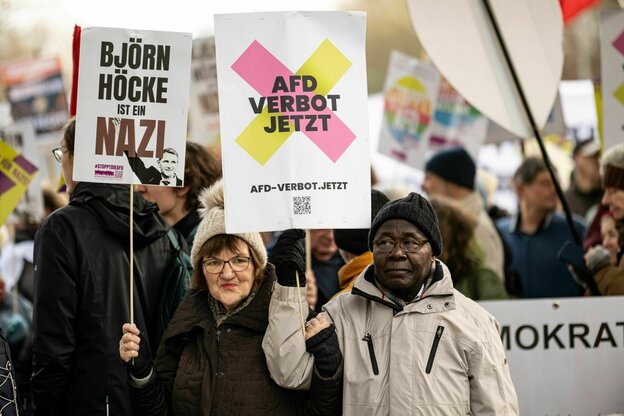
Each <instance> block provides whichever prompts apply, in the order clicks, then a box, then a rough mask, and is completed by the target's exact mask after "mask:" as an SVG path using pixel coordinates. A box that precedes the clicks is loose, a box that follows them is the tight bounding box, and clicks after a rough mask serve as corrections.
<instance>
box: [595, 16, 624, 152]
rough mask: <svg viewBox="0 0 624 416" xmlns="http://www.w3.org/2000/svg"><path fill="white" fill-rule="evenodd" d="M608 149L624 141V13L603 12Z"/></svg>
mask: <svg viewBox="0 0 624 416" xmlns="http://www.w3.org/2000/svg"><path fill="white" fill-rule="evenodd" d="M600 57H601V72H602V94H601V95H602V132H603V140H604V148H605V149H608V148H610V147H612V146H615V145H616V144H619V143H623V142H624V10H621V9H619V10H618V9H612V10H605V11H603V12H602V15H601V21H600Z"/></svg>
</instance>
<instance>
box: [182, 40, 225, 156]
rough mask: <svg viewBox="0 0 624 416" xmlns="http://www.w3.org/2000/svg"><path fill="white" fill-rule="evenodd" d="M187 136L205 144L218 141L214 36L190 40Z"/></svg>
mask: <svg viewBox="0 0 624 416" xmlns="http://www.w3.org/2000/svg"><path fill="white" fill-rule="evenodd" d="M190 103H191V105H190V108H189V138H190V139H191V140H193V141H195V142H198V143H201V144H205V145H210V146H213V145H218V143H219V95H218V94H217V58H216V56H215V43H214V37H210V38H205V39H195V40H193V60H192V61H191V101H190Z"/></svg>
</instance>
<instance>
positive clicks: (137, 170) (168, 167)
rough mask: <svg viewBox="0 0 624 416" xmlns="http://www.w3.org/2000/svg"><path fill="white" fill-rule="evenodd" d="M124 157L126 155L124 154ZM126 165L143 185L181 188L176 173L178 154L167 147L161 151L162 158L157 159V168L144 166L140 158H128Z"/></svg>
mask: <svg viewBox="0 0 624 416" xmlns="http://www.w3.org/2000/svg"><path fill="white" fill-rule="evenodd" d="M126 156H128V154H127V153H126ZM128 163H129V164H130V167H131V168H132V172H134V174H135V175H136V177H137V178H139V180H140V181H141V183H142V184H145V185H161V186H182V179H180V178H179V177H178V175H177V173H176V169H177V167H178V152H177V151H176V150H175V149H173V148H171V147H168V148H166V149H164V150H163V154H162V157H161V158H160V159H158V162H157V164H158V167H155V166H150V167H149V168H148V167H146V166H145V162H143V160H142V159H141V158H140V157H130V156H128Z"/></svg>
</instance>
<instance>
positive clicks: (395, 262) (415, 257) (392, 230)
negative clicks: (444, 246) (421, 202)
mask: <svg viewBox="0 0 624 416" xmlns="http://www.w3.org/2000/svg"><path fill="white" fill-rule="evenodd" d="M408 240H413V241H419V242H420V241H423V240H425V241H426V240H427V237H426V236H425V235H424V234H423V233H422V232H421V231H420V230H419V229H418V227H416V226H415V225H414V224H412V223H411V222H408V221H405V220H401V219H393V220H388V221H386V222H384V223H383V224H382V225H381V227H379V229H378V230H377V233H375V237H374V239H373V261H374V264H375V274H376V276H377V278H378V279H379V281H380V282H381V283H382V284H383V285H384V286H386V287H387V288H388V289H390V290H392V292H394V293H395V294H396V295H398V296H399V297H401V299H403V300H405V301H411V300H412V299H414V297H416V295H417V294H418V291H419V290H420V287H421V286H422V284H423V282H424V281H425V279H426V278H427V276H429V272H430V271H431V265H432V264H433V256H432V253H431V245H430V244H429V243H424V244H423V245H422V246H421V247H420V248H419V249H418V251H415V252H412V253H405V252H404V251H403V249H402V248H401V247H400V245H399V244H395V245H394V247H393V248H392V250H391V251H390V252H388V253H381V252H379V251H378V250H376V249H375V246H376V245H377V244H378V243H381V242H384V241H394V242H401V241H402V242H406V241H408ZM404 245H405V244H404Z"/></svg>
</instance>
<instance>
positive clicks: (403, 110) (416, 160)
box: [378, 51, 440, 169]
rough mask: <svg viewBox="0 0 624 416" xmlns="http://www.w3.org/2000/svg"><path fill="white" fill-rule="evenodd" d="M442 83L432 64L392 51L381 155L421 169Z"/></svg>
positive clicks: (385, 97) (380, 138) (387, 78)
mask: <svg viewBox="0 0 624 416" xmlns="http://www.w3.org/2000/svg"><path fill="white" fill-rule="evenodd" d="M439 83H440V74H439V72H438V70H437V69H435V67H434V66H433V65H431V64H430V63H427V62H421V61H419V60H418V59H416V58H412V57H411V56H408V55H405V54H403V53H401V52H398V51H392V54H391V55H390V62H389V64H388V73H387V75H386V82H385V87H384V112H383V114H384V116H383V123H382V125H381V133H380V136H379V149H378V150H379V153H381V154H384V155H386V156H389V157H391V158H393V159H396V160H399V161H401V162H403V163H405V164H408V165H410V166H412V167H415V168H419V169H421V168H422V166H423V164H424V161H425V153H426V149H427V146H428V144H429V136H430V135H431V128H432V125H433V118H434V112H435V107H436V101H437V97H438V86H439Z"/></svg>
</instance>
